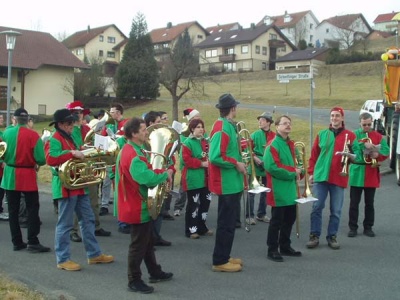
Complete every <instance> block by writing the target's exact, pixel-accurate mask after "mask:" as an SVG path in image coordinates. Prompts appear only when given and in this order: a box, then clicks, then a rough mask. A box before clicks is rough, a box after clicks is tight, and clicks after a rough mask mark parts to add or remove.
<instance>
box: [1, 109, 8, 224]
mask: <svg viewBox="0 0 400 300" xmlns="http://www.w3.org/2000/svg"><path fill="white" fill-rule="evenodd" d="M3 126H4V117H3V115H0V127H3ZM0 140H1V141H2V140H3V132H2V131H0ZM3 171H4V166H3V160H2V159H0V182H1V179H2V178H3ZM4 194H5V191H4V189H3V188H1V187H0V220H4V221H8V213H6V212H4V208H3V198H4Z"/></svg>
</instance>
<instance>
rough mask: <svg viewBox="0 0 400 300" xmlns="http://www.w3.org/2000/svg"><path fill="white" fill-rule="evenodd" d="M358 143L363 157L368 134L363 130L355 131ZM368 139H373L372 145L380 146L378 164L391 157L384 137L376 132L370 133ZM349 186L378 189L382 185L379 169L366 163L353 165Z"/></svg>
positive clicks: (351, 166)
mask: <svg viewBox="0 0 400 300" xmlns="http://www.w3.org/2000/svg"><path fill="white" fill-rule="evenodd" d="M354 133H355V134H356V137H357V140H356V142H355V143H357V142H358V146H359V151H360V153H361V156H363V153H364V149H365V146H364V143H365V142H367V141H368V140H367V134H366V133H365V132H364V131H363V129H362V128H359V129H357V130H356V131H354ZM368 138H370V139H371V142H372V144H374V145H380V146H381V147H380V150H379V156H378V157H377V158H376V160H377V161H378V162H382V161H384V160H385V159H386V158H387V157H388V156H389V151H390V149H389V146H388V144H387V142H386V140H385V139H384V138H383V136H382V135H381V134H380V133H378V132H376V131H370V132H368ZM349 177H350V178H349V184H350V186H358V187H366V188H378V187H379V185H380V178H381V177H380V175H379V168H373V167H372V165H371V164H366V163H365V162H364V161H363V162H360V163H359V164H351V165H350V171H349Z"/></svg>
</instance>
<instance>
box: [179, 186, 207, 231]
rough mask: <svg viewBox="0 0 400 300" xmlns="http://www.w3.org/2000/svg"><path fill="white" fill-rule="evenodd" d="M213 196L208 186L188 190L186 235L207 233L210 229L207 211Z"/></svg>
mask: <svg viewBox="0 0 400 300" xmlns="http://www.w3.org/2000/svg"><path fill="white" fill-rule="evenodd" d="M209 196H211V194H210V192H209V190H208V189H207V188H206V187H203V188H200V189H194V190H189V191H187V204H186V213H185V235H186V236H187V237H189V236H190V235H191V234H194V233H197V234H200V235H202V234H205V233H206V232H207V231H208V227H207V225H206V220H207V213H208V209H209V208H210V202H211V201H210V199H207V197H209Z"/></svg>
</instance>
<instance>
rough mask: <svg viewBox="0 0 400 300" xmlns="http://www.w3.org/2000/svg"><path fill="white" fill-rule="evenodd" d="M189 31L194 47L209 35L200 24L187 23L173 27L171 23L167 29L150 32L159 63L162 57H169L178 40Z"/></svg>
mask: <svg viewBox="0 0 400 300" xmlns="http://www.w3.org/2000/svg"><path fill="white" fill-rule="evenodd" d="M186 29H187V30H188V32H189V36H190V39H191V41H192V45H193V46H195V45H197V44H199V43H200V42H202V41H204V40H205V39H206V37H207V36H208V35H209V33H208V31H207V30H206V29H204V28H203V26H201V25H200V24H199V23H198V22H196V21H192V22H186V23H181V24H177V25H172V23H171V22H169V23H168V24H167V26H166V27H163V28H157V29H153V30H152V31H151V32H150V37H151V41H152V43H153V45H154V53H155V58H156V60H157V61H160V60H162V57H163V56H165V55H169V53H170V52H171V50H172V49H173V48H174V46H175V43H176V42H177V41H178V38H179V37H180V36H181V35H182V34H183V33H184V32H185V30H186Z"/></svg>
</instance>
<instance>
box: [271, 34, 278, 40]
mask: <svg viewBox="0 0 400 300" xmlns="http://www.w3.org/2000/svg"><path fill="white" fill-rule="evenodd" d="M269 39H270V40H277V39H278V36H277V35H276V34H275V33H270V34H269Z"/></svg>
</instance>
